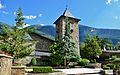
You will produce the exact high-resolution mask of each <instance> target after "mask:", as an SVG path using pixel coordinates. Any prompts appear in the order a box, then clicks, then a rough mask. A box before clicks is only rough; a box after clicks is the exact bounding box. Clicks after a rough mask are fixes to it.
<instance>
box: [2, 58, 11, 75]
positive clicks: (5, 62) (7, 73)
mask: <svg viewBox="0 0 120 75" xmlns="http://www.w3.org/2000/svg"><path fill="white" fill-rule="evenodd" d="M0 60H1V68H0V75H11V66H12V59H11V58H8V57H1V58H0Z"/></svg>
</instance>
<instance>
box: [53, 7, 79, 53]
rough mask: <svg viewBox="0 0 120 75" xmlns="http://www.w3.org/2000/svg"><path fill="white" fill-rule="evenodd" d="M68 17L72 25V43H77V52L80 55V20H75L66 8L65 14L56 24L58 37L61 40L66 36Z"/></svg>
mask: <svg viewBox="0 0 120 75" xmlns="http://www.w3.org/2000/svg"><path fill="white" fill-rule="evenodd" d="M66 17H68V22H69V25H70V30H71V36H72V41H73V42H74V43H75V46H76V47H75V51H76V53H77V54H78V55H80V50H79V28H78V22H79V21H80V19H77V18H75V17H74V16H72V14H71V13H70V12H69V11H68V9H67V8H66V9H65V11H64V13H63V14H62V15H61V16H60V17H59V18H58V19H57V20H56V21H55V22H54V24H56V37H57V38H58V40H60V39H61V38H62V37H63V36H64V34H65V26H66V24H65V19H66Z"/></svg>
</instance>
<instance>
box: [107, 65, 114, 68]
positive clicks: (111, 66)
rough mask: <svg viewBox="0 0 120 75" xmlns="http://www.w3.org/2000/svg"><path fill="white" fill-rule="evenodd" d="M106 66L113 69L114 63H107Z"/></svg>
mask: <svg viewBox="0 0 120 75" xmlns="http://www.w3.org/2000/svg"><path fill="white" fill-rule="evenodd" d="M107 67H110V69H114V68H115V65H114V64H107Z"/></svg>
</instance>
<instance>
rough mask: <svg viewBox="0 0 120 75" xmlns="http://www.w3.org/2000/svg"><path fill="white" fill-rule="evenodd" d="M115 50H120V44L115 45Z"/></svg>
mask: <svg viewBox="0 0 120 75" xmlns="http://www.w3.org/2000/svg"><path fill="white" fill-rule="evenodd" d="M115 50H120V42H118V43H117V44H116V45H115Z"/></svg>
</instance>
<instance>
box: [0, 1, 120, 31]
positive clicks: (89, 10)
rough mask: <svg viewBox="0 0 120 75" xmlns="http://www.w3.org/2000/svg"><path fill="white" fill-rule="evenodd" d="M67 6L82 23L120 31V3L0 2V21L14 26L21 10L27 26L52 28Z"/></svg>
mask: <svg viewBox="0 0 120 75" xmlns="http://www.w3.org/2000/svg"><path fill="white" fill-rule="evenodd" d="M66 5H68V9H69V11H70V12H71V13H72V15H73V16H75V17H77V18H79V19H81V22H79V24H82V25H87V26H91V27H96V28H109V29H120V0H0V22H5V23H7V24H9V25H13V24H14V23H15V21H14V19H15V15H14V13H15V11H16V10H17V9H18V8H19V7H21V8H22V10H23V13H24V17H26V20H25V22H26V23H28V24H31V25H33V24H44V25H53V22H54V21H55V20H56V19H57V18H58V17H59V16H60V15H61V14H62V13H63V12H64V10H65V8H66Z"/></svg>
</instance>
